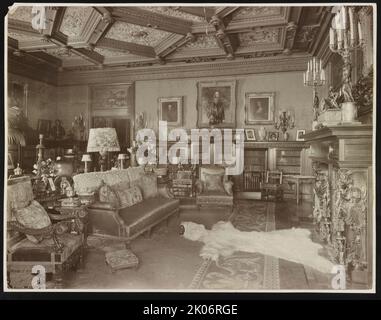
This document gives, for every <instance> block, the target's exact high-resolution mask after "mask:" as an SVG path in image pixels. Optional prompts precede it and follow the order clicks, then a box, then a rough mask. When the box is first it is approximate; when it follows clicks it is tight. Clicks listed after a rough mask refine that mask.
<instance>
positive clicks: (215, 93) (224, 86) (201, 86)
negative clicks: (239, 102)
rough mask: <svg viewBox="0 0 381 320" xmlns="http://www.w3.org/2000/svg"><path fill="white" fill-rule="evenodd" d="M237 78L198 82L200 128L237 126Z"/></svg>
mask: <svg viewBox="0 0 381 320" xmlns="http://www.w3.org/2000/svg"><path fill="white" fill-rule="evenodd" d="M235 83H236V82H235V80H230V81H225V80H219V81H202V82H199V83H198V84H197V125H198V127H199V128H205V127H208V128H210V127H215V128H229V127H235V124H236V119H235V113H236V98H235V90H236V89H235Z"/></svg>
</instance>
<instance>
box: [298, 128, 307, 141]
mask: <svg viewBox="0 0 381 320" xmlns="http://www.w3.org/2000/svg"><path fill="white" fill-rule="evenodd" d="M305 134H306V130H296V141H304V138H303V136H304V135H305Z"/></svg>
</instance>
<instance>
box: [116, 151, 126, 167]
mask: <svg viewBox="0 0 381 320" xmlns="http://www.w3.org/2000/svg"><path fill="white" fill-rule="evenodd" d="M118 160H119V163H120V169H124V162H125V161H126V160H127V154H125V153H119V155H118Z"/></svg>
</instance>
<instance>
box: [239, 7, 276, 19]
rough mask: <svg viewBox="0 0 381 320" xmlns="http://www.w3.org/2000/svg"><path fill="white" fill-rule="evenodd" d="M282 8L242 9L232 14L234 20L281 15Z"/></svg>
mask: <svg viewBox="0 0 381 320" xmlns="http://www.w3.org/2000/svg"><path fill="white" fill-rule="evenodd" d="M280 13H281V8H280V7H242V8H240V9H238V10H236V11H235V12H233V13H232V20H240V19H250V18H254V17H267V16H273V15H279V14H280Z"/></svg>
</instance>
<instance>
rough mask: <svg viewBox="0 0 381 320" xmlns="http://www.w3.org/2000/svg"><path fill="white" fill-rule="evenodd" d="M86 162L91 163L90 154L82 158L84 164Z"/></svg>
mask: <svg viewBox="0 0 381 320" xmlns="http://www.w3.org/2000/svg"><path fill="white" fill-rule="evenodd" d="M85 161H87V162H90V161H91V157H90V155H89V154H84V155H83V156H82V162H85Z"/></svg>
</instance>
